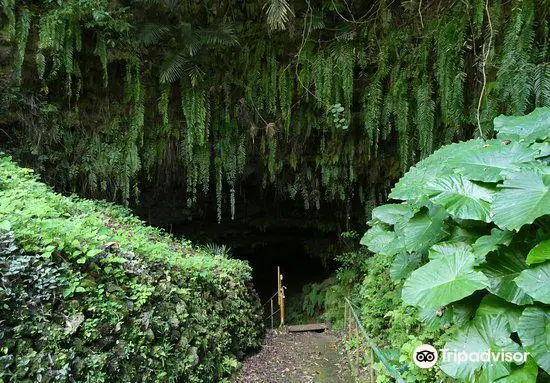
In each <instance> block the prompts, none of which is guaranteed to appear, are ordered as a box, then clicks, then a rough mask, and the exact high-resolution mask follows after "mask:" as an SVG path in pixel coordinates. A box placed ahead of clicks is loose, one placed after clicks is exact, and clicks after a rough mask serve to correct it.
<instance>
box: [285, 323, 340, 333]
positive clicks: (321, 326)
mask: <svg viewBox="0 0 550 383" xmlns="http://www.w3.org/2000/svg"><path fill="white" fill-rule="evenodd" d="M329 328H330V325H329V324H328V323H311V324H299V325H294V326H286V330H287V331H288V332H303V331H323V330H328V329H329Z"/></svg>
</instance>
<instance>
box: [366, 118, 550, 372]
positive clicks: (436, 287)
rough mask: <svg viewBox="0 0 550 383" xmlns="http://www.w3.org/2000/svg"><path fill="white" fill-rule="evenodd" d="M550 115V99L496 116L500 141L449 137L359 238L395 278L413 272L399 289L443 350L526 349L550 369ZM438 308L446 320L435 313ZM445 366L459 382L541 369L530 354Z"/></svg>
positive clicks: (415, 169) (393, 194) (377, 211)
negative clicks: (443, 334)
mask: <svg viewBox="0 0 550 383" xmlns="http://www.w3.org/2000/svg"><path fill="white" fill-rule="evenodd" d="M548 118H550V108H540V109H536V110H535V111H534V112H533V113H531V114H529V115H526V116H523V117H499V118H498V119H496V120H495V126H496V127H497V128H498V129H499V133H498V135H497V138H496V139H493V140H488V141H482V140H471V141H467V142H461V143H458V144H452V145H448V146H446V147H443V148H441V149H440V150H438V151H436V152H435V153H434V154H432V155H431V156H429V157H428V158H426V159H424V160H423V161H420V162H419V163H418V164H417V165H416V166H415V167H413V168H411V170H410V171H409V172H408V173H407V174H405V175H404V176H403V178H402V179H401V180H400V181H399V182H398V183H397V184H396V185H395V187H394V188H393V190H392V192H391V194H390V196H391V197H393V198H396V199H401V200H405V202H403V204H389V205H385V206H381V207H377V208H376V209H375V210H374V212H373V220H372V221H370V224H371V225H372V228H371V229H370V230H369V231H368V232H367V233H366V234H365V236H364V237H363V240H362V244H364V245H366V246H368V247H369V249H370V250H371V251H373V252H376V253H378V254H377V255H376V257H378V258H381V259H382V260H383V261H384V264H385V269H386V272H390V273H392V274H393V275H394V280H399V279H402V278H406V280H405V282H404V284H403V286H402V288H401V289H400V286H399V285H397V286H395V287H393V288H392V291H393V292H394V294H399V291H400V290H401V294H400V295H401V298H402V300H403V302H404V303H405V304H408V305H411V306H415V307H417V308H418V309H420V312H419V316H418V318H415V319H414V320H413V321H414V322H415V323H417V325H418V326H421V323H424V325H426V326H430V327H433V326H435V328H436V329H440V330H448V331H449V333H448V334H447V336H451V338H450V340H449V341H448V342H447V343H446V344H445V347H444V348H446V349H450V350H453V349H457V350H465V351H467V352H472V351H476V350H477V351H486V350H487V349H490V350H493V351H497V350H498V351H506V350H511V351H514V350H516V351H528V352H530V353H531V356H532V357H533V359H534V360H535V361H536V363H537V364H538V366H539V367H540V368H541V369H543V370H546V371H547V370H548V360H547V355H548V347H547V344H546V343H545V342H544V339H545V338H548V315H547V311H548V304H550V288H549V286H550V279H549V278H550V272H549V267H550V264H549V263H548V262H547V257H546V256H545V254H546V251H545V250H546V247H545V245H546V242H547V239H548V237H549V235H550V232H548V227H549V226H548V225H549V224H550V221H549V220H548V218H549V217H550V210H549V208H550V200H548V190H547V189H548V182H549V180H550V178H548V174H549V171H550V170H549V167H548V160H549V156H548V154H546V153H545V154H544V155H541V153H540V151H539V148H540V147H541V146H543V144H544V143H545V142H547V140H548V137H547V134H546V132H547V130H548V124H547V122H548ZM514 124H516V125H515V126H514ZM390 265H391V266H390ZM411 270H414V271H412V272H411ZM409 273H410V275H409ZM371 275H372V273H371V271H370V270H369V271H368V273H367V275H366V277H365V281H368V280H369V278H372V276H371ZM376 283H377V284H378V283H379V284H380V285H383V284H384V282H382V281H377V282H376ZM373 285H375V284H373ZM481 297H483V299H481V302H480V298H481ZM373 298H374V297H372V296H366V297H364V299H365V300H367V301H368V302H371V301H372V300H373ZM395 304H398V303H395ZM363 305H365V306H366V307H369V306H372V303H363ZM464 307H468V310H469V311H467V313H466V315H462V314H460V313H461V312H462V311H463V308H464ZM476 308H477V309H476ZM472 310H476V312H475V315H474V313H473V312H472ZM434 311H435V312H437V313H439V314H437V317H439V318H440V319H437V318H434V316H433V314H429V313H430V312H431V313H433V312H434ZM447 313H449V315H450V316H449V317H448V320H447V319H444V318H446V317H447ZM378 315H380V314H378ZM386 315H388V314H386ZM375 316H376V315H375ZM545 326H546V327H545ZM515 332H517V334H518V335H519V338H518V337H516V336H515V335H514V334H513V333H515ZM535 338H537V339H538V340H535ZM543 350H546V351H543ZM440 368H441V370H442V371H443V372H445V373H446V374H447V375H449V376H451V377H453V378H455V379H458V380H461V381H476V382H478V381H479V382H493V381H497V380H498V381H501V380H500V379H504V380H503V381H515V380H514V379H525V380H522V381H526V382H527V381H529V382H534V381H535V380H536V377H537V371H536V368H534V366H533V361H532V360H531V359H528V360H527V361H526V362H525V363H524V364H523V365H515V364H514V363H511V362H506V361H502V362H497V363H485V362H481V361H480V362H466V363H456V362H453V360H450V361H446V362H444V363H442V364H440ZM540 374H541V376H542V374H544V373H543V372H540ZM518 381H519V380H518Z"/></svg>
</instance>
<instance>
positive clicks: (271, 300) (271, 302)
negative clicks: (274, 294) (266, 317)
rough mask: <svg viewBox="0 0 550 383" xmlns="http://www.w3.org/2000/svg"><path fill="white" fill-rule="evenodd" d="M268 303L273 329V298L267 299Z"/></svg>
mask: <svg viewBox="0 0 550 383" xmlns="http://www.w3.org/2000/svg"><path fill="white" fill-rule="evenodd" d="M269 303H270V304H271V329H272V330H273V298H271V299H270V300H269Z"/></svg>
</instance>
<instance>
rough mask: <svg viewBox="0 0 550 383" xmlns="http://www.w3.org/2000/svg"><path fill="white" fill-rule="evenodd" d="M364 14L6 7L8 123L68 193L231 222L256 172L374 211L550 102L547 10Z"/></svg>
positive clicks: (301, 191)
mask: <svg viewBox="0 0 550 383" xmlns="http://www.w3.org/2000/svg"><path fill="white" fill-rule="evenodd" d="M356 3H357V4H352V5H350V9H341V7H343V6H345V5H340V4H339V2H334V4H333V8H334V9H330V10H329V9H323V8H321V7H317V6H316V5H314V4H312V3H311V2H301V1H298V2H296V3H295V4H293V7H292V10H290V13H289V12H287V13H286V16H285V17H286V18H285V19H284V20H283V19H281V20H276V19H274V17H276V15H275V14H273V12H271V13H270V15H269V17H268V19H269V23H270V24H269V26H266V25H263V24H262V23H260V22H258V21H256V20H259V18H258V17H257V16H258V13H260V12H264V11H265V10H262V7H263V4H261V2H246V4H242V2H237V1H236V0H228V1H223V2H220V3H219V4H217V5H216V7H214V8H212V9H208V7H201V6H200V5H198V4H195V3H189V4H187V3H186V4H180V5H178V6H175V5H173V4H172V3H170V2H164V1H160V2H155V4H152V2H143V3H142V2H140V3H136V4H135V9H129V8H125V7H121V6H120V5H119V4H118V3H116V2H110V1H107V2H104V3H101V5H98V4H96V2H93V1H78V2H77V1H73V0H68V1H67V2H65V4H64V5H63V6H58V5H51V6H45V5H40V4H33V6H30V5H28V4H27V3H26V2H22V1H18V0H1V2H0V7H1V13H2V16H1V17H2V20H1V21H2V25H3V27H2V31H1V33H2V37H3V38H4V41H5V44H6V45H7V46H9V47H10V49H13V53H14V54H13V62H12V63H11V64H10V65H11V71H12V73H13V76H12V77H10V78H9V79H8V80H6V81H3V82H1V83H2V84H9V85H6V87H5V89H3V94H4V95H3V96H2V97H3V98H2V99H3V100H4V99H6V100H8V101H6V102H5V103H4V105H3V106H2V108H5V109H9V113H6V114H5V115H6V116H8V117H6V118H5V119H4V120H2V121H0V124H2V128H3V129H4V128H5V129H4V130H6V131H9V133H10V137H12V138H13V141H14V142H13V143H12V146H13V147H14V148H15V149H14V150H15V151H17V152H18V153H19V154H21V155H26V156H28V155H30V156H31V157H32V158H34V160H35V161H36V163H37V164H38V165H37V166H38V167H40V168H41V169H42V170H43V171H44V174H46V177H50V180H51V182H52V184H54V185H56V186H57V187H59V188H60V189H61V190H70V191H76V192H80V193H85V194H91V195H94V196H100V197H104V198H108V199H112V200H117V201H121V202H125V203H129V202H130V201H131V200H136V199H137V197H138V196H139V189H140V186H141V185H143V184H144V183H147V184H155V185H158V187H159V188H163V187H166V186H167V185H175V186H176V187H181V188H182V190H183V191H182V193H184V194H185V196H182V198H185V201H187V204H188V206H190V207H192V208H195V207H197V206H198V204H199V203H201V202H207V201H210V200H212V199H214V198H215V200H216V215H217V220H218V221H221V220H222V218H224V216H225V215H229V216H230V217H231V218H235V217H236V216H238V208H239V206H240V204H239V198H240V197H241V196H240V195H239V192H240V190H241V188H239V187H238V185H239V183H241V182H247V177H250V179H254V180H260V182H261V184H262V185H261V188H263V189H269V190H274V192H275V193H274V195H276V196H277V198H290V199H301V200H302V203H303V207H304V209H306V210H308V209H309V210H313V209H312V207H313V206H315V208H316V209H321V208H322V207H323V206H324V205H326V204H330V203H334V204H337V205H338V206H341V207H346V208H348V207H349V206H350V204H353V203H361V204H362V205H365V206H366V205H369V204H371V205H372V203H373V202H372V199H373V198H375V199H377V200H380V199H381V198H382V197H380V196H384V195H385V194H386V188H387V185H389V184H390V182H391V179H396V178H398V177H399V175H400V174H401V173H402V172H403V171H405V170H407V168H408V167H409V166H411V165H412V164H413V163H414V162H415V161H417V160H418V159H420V158H424V157H426V156H427V155H429V154H430V153H431V152H433V151H434V150H435V149H436V148H438V147H439V146H441V145H443V144H445V143H449V142H451V141H452V140H456V139H466V138H470V137H471V136H473V135H474V134H478V135H483V136H486V134H487V133H486V132H488V129H487V127H488V124H489V122H490V121H491V120H492V118H494V117H495V116H496V115H498V114H500V113H508V114H522V113H526V112H528V111H530V110H531V109H533V108H534V107H535V106H542V105H548V104H549V103H550V80H549V78H550V69H549V68H550V66H549V64H548V63H549V54H550V52H549V49H548V41H549V26H548V18H547V15H548V13H549V12H548V9H546V8H548V6H547V4H546V3H544V4H542V5H541V4H538V3H536V2H535V1H534V0H513V1H512V2H508V3H500V2H491V1H485V0H468V1H464V2H452V1H446V0H443V1H442V2H440V3H439V4H438V5H436V4H435V3H434V4H430V6H429V7H428V5H427V4H421V3H419V4H418V7H416V6H415V7H411V6H410V5H407V4H404V3H403V4H400V3H399V4H398V3H391V4H390V3H388V2H386V1H379V2H378V4H377V7H373V8H372V9H371V8H370V7H366V5H365V4H362V2H356ZM360 3H361V4H360ZM535 7H537V12H535ZM226 8H227V9H231V10H232V12H231V13H227V12H225V11H223V12H222V9H226ZM350 13H351V14H352V15H353V14H357V15H362V16H363V15H364V16H365V17H366V18H368V20H369V22H362V21H355V20H354V18H348V17H347V16H345V17H344V18H343V17H342V16H343V15H349V14H350ZM221 14H224V15H225V16H223V17H221V16H220V15H221ZM290 15H292V17H290ZM190 20H192V21H193V23H191V22H190ZM253 20H254V21H253ZM237 26H238V27H237ZM90 47H91V48H90ZM10 76H11V74H10ZM118 79H122V81H119V80H118ZM13 86H15V87H17V86H19V87H20V90H12V88H13ZM13 89H15V88H13ZM13 92H19V93H16V94H15V96H13V97H12V95H13V94H14V93H13ZM19 96H21V97H19ZM31 98H32V102H30V101H28V100H30V99H31ZM25 100H26V101H25ZM8 126H9V127H8ZM476 132H477V133H476ZM29 143H30V144H29ZM251 174H252V175H253V176H251ZM225 201H229V207H225V206H223V203H225ZM343 210H345V209H342V211H343ZM226 212H229V214H227V213H226Z"/></svg>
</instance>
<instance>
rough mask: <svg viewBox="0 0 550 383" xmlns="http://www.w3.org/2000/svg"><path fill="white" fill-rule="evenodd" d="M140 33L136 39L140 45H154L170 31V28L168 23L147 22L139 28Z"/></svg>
mask: <svg viewBox="0 0 550 383" xmlns="http://www.w3.org/2000/svg"><path fill="white" fill-rule="evenodd" d="M138 31H139V32H138V35H137V36H136V41H137V43H138V44H140V45H145V46H149V45H153V44H156V43H158V42H159V41H160V40H162V39H163V38H164V37H165V36H167V35H168V33H170V28H169V27H168V26H166V25H160V24H154V23H146V24H143V25H142V26H141V27H140V28H138Z"/></svg>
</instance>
